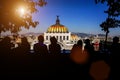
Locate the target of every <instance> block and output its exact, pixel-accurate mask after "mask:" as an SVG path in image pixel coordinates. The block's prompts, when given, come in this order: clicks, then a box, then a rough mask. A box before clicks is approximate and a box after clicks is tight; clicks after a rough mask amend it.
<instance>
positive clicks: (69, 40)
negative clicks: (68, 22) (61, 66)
mask: <svg viewBox="0 0 120 80" xmlns="http://www.w3.org/2000/svg"><path fill="white" fill-rule="evenodd" d="M52 36H54V37H56V39H57V40H58V43H59V44H60V45H61V47H62V49H71V48H72V46H73V44H75V43H76V42H77V41H78V40H79V39H80V37H78V36H77V35H74V34H71V32H69V30H68V29H67V27H65V26H64V25H62V24H60V20H59V16H57V19H56V23H55V24H54V25H51V26H50V27H48V29H47V31H46V32H44V41H45V44H47V45H49V44H50V37H52Z"/></svg>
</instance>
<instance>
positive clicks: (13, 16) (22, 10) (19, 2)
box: [0, 0, 47, 33]
mask: <svg viewBox="0 0 120 80" xmlns="http://www.w3.org/2000/svg"><path fill="white" fill-rule="evenodd" d="M46 4H47V2H45V1H44V0H0V33H1V32H2V31H4V32H5V31H10V32H12V33H17V32H19V31H20V30H21V27H24V28H26V29H29V27H30V26H32V27H36V25H37V24H38V22H37V21H33V20H32V14H33V13H35V12H37V11H38V10H37V8H36V6H39V7H43V6H44V5H46Z"/></svg>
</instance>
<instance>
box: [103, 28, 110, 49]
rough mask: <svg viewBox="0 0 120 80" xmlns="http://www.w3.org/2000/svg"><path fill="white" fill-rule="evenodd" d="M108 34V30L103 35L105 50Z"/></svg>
mask: <svg viewBox="0 0 120 80" xmlns="http://www.w3.org/2000/svg"><path fill="white" fill-rule="evenodd" d="M108 33H109V30H107V31H106V35H105V45H104V46H105V48H107V38H108Z"/></svg>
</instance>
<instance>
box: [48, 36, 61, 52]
mask: <svg viewBox="0 0 120 80" xmlns="http://www.w3.org/2000/svg"><path fill="white" fill-rule="evenodd" d="M50 42H51V44H50V45H49V51H50V53H52V54H60V53H61V46H60V45H59V44H58V43H57V39H56V38H55V37H51V38H50Z"/></svg>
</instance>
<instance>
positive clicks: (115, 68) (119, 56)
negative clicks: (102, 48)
mask: <svg viewBox="0 0 120 80" xmlns="http://www.w3.org/2000/svg"><path fill="white" fill-rule="evenodd" d="M110 50H111V60H110V61H111V62H110V63H111V69H112V70H111V75H110V76H113V75H115V76H114V78H118V79H120V75H118V73H119V72H120V66H119V65H120V62H119V61H120V43H119V37H114V38H113V43H112V45H111V49H110ZM114 78H113V80H114Z"/></svg>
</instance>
